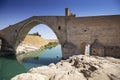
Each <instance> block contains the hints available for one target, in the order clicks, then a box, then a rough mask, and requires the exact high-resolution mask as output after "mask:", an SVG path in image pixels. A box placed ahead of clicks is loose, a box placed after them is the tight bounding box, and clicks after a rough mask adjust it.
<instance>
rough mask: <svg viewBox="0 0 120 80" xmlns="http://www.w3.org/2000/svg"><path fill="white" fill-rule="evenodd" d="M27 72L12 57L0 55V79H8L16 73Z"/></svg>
mask: <svg viewBox="0 0 120 80" xmlns="http://www.w3.org/2000/svg"><path fill="white" fill-rule="evenodd" d="M24 72H27V70H26V69H25V67H24V66H23V65H22V64H21V63H19V62H18V61H17V60H16V59H15V58H14V57H11V58H10V57H0V80H10V79H11V78H12V77H14V76H15V75H16V74H20V73H24Z"/></svg>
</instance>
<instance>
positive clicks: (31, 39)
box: [22, 35, 49, 48]
mask: <svg viewBox="0 0 120 80" xmlns="http://www.w3.org/2000/svg"><path fill="white" fill-rule="evenodd" d="M48 43H49V41H47V40H45V39H43V38H42V37H40V36H36V35H27V36H26V37H25V39H24V41H23V42H22V44H27V45H29V46H35V47H39V48H40V47H42V46H44V45H46V44H48Z"/></svg>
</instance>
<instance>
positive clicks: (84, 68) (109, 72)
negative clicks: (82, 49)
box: [11, 55, 120, 80]
mask: <svg viewBox="0 0 120 80" xmlns="http://www.w3.org/2000/svg"><path fill="white" fill-rule="evenodd" d="M11 80H120V59H115V58H112V57H98V56H84V55H77V56H76V55H75V56H73V57H70V58H69V59H67V60H61V61H60V62H58V63H57V64H53V63H51V64H50V65H48V66H42V67H37V68H32V69H30V70H29V71H28V73H23V74H20V75H17V76H15V77H14V78H12V79H11Z"/></svg>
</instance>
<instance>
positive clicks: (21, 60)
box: [0, 45, 62, 80]
mask: <svg viewBox="0 0 120 80" xmlns="http://www.w3.org/2000/svg"><path fill="white" fill-rule="evenodd" d="M61 58H62V52H61V46H60V45H57V46H55V47H53V48H50V49H45V50H43V51H36V52H32V53H30V54H27V55H26V54H23V55H20V56H19V57H17V59H16V57H14V56H11V57H0V80H10V79H11V78H12V77H14V76H15V75H18V74H20V73H25V72H27V71H28V70H29V69H31V68H33V67H38V66H43V65H49V64H50V63H57V62H58V61H59V60H61Z"/></svg>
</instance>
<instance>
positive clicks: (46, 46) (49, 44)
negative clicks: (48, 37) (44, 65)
mask: <svg viewBox="0 0 120 80" xmlns="http://www.w3.org/2000/svg"><path fill="white" fill-rule="evenodd" d="M58 44H59V42H49V43H48V44H47V45H45V46H44V49H51V48H53V47H55V46H57V45H58Z"/></svg>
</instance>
